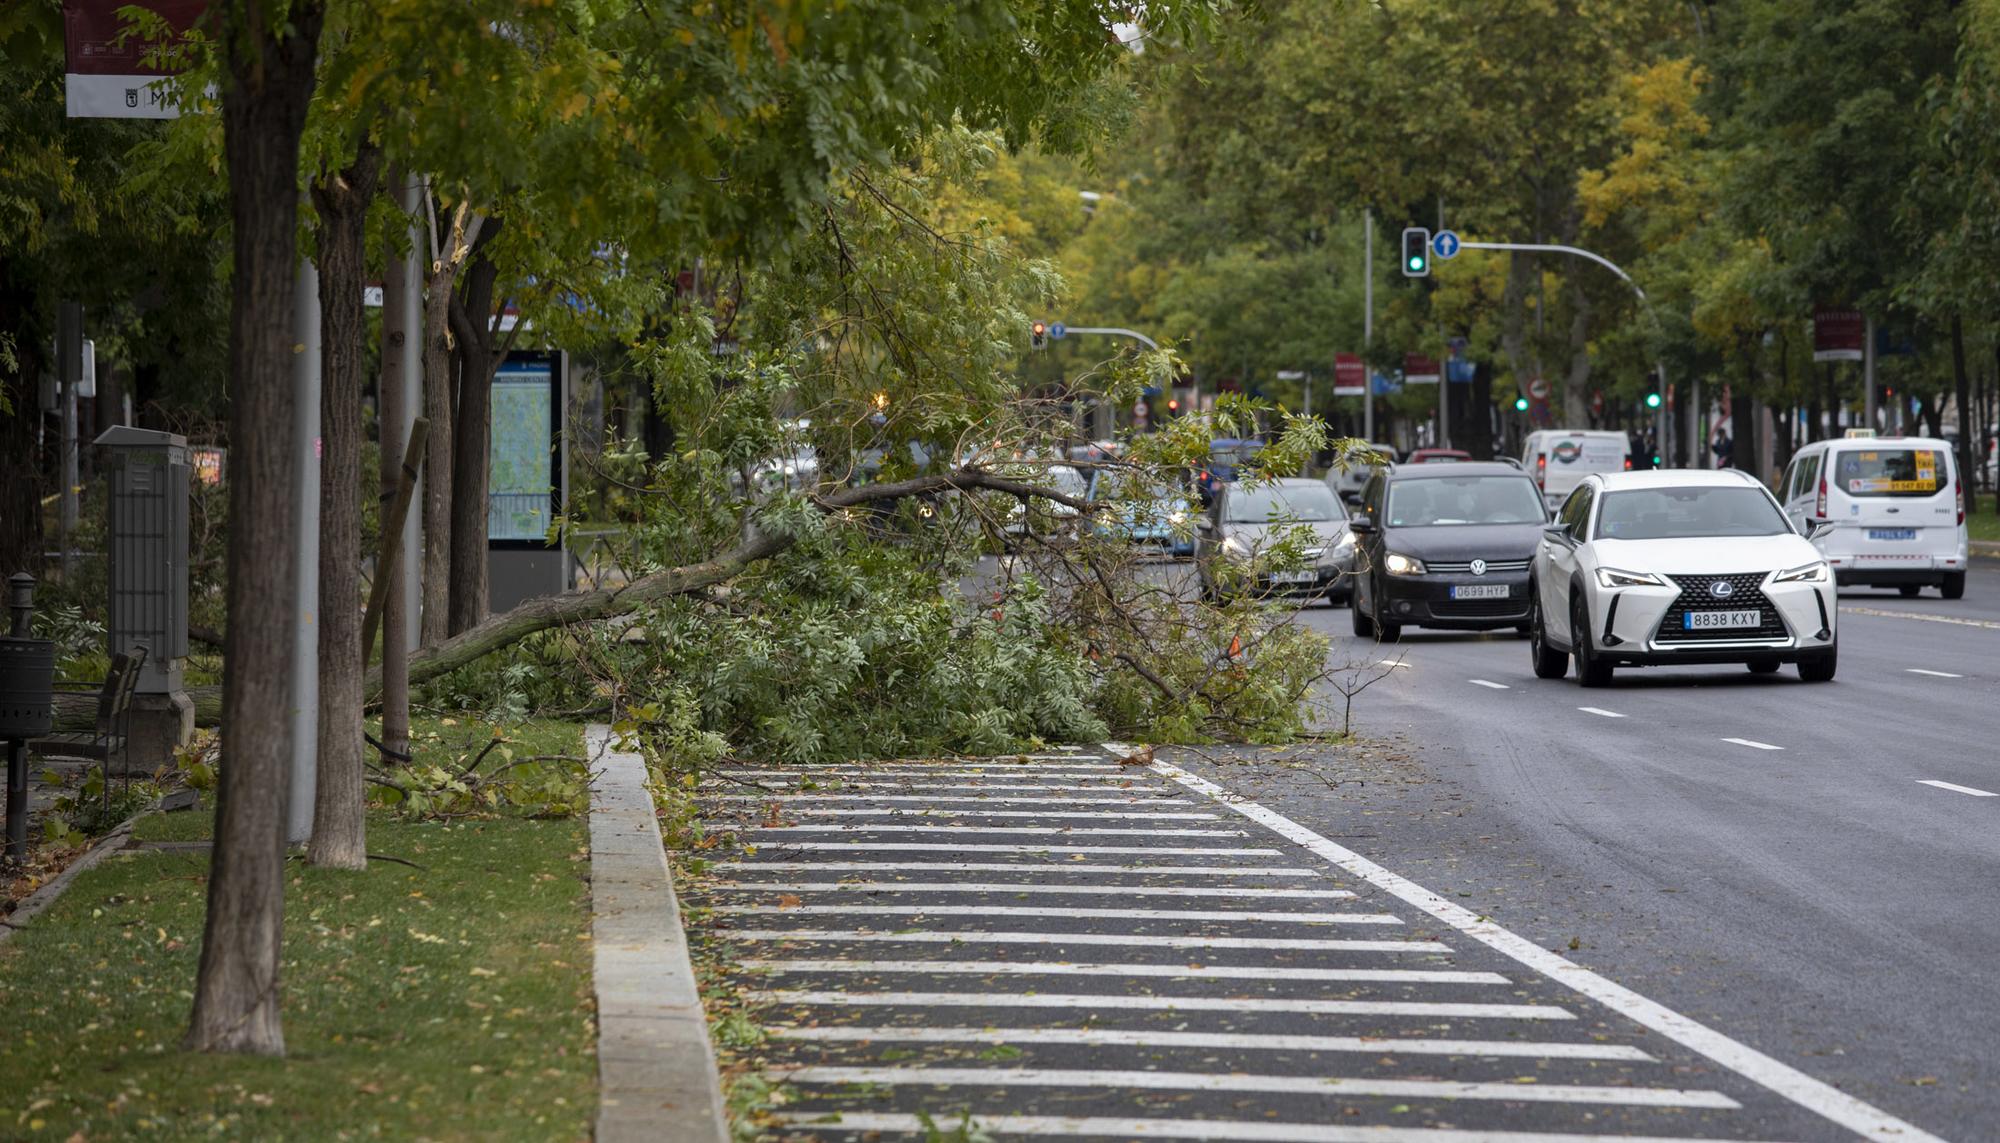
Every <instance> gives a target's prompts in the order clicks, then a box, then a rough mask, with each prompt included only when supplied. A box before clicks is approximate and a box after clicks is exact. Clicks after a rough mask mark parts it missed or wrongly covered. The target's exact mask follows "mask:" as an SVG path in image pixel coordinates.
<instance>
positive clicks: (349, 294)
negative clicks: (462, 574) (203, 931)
mask: <svg viewBox="0 0 2000 1143" xmlns="http://www.w3.org/2000/svg"><path fill="white" fill-rule="evenodd" d="M381 159H382V154H381V151H380V150H378V149H377V148H376V147H374V146H373V145H371V144H369V143H367V142H365V141H364V142H363V143H362V144H361V147H360V150H359V151H358V152H357V153H356V155H355V158H354V163H353V165H351V166H349V167H348V168H347V169H346V170H344V171H340V172H337V173H334V174H331V175H329V176H327V177H325V178H323V179H322V180H321V181H320V182H319V183H317V184H315V185H314V187H313V203H314V205H315V206H317V207H318V209H319V218H320V237H319V275H320V291H319V298H320V325H321V331H322V332H321V340H320V347H321V352H320V357H321V375H322V376H321V387H320V434H321V439H322V440H323V441H324V442H325V443H324V446H323V448H324V451H323V452H322V453H321V455H320V484H319V519H320V538H319V760H318V769H317V779H316V789H315V791H314V797H313V825H312V840H311V842H310V843H309V844H308V845H307V846H306V860H307V861H308V862H310V863H311V864H313V865H325V866H330V867H332V868H334V869H366V868H368V845H367V787H366V784H365V782H364V781H363V777H362V774H363V758H362V746H363V741H362V730H361V713H362V701H361V669H362V666H363V664H362V662H361V610H360V605H361V391H362V388H363V385H362V379H361V370H362V366H363V365H364V364H365V363H366V360H367V356H368V353H367V349H368V347H367V339H368V326H367V323H366V322H365V321H364V320H363V318H362V312H361V291H362V289H363V288H364V287H365V286H366V285H367V282H368V273H367V245H366V237H367V223H368V206H369V203H370V202H371V201H372V200H373V199H374V197H375V182H376V176H377V174H378V172H379V170H380V167H381Z"/></svg>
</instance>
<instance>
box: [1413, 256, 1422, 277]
mask: <svg viewBox="0 0 2000 1143" xmlns="http://www.w3.org/2000/svg"><path fill="white" fill-rule="evenodd" d="M1423 272H1424V259H1423V256H1422V255H1421V254H1412V255H1410V273H1412V274H1421V273H1423Z"/></svg>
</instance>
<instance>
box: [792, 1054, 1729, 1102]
mask: <svg viewBox="0 0 2000 1143" xmlns="http://www.w3.org/2000/svg"><path fill="white" fill-rule="evenodd" d="M769 1071H770V1074H771V1075H773V1076H776V1077H781V1078H783V1079H785V1080H786V1081H788V1082H790V1083H805V1084H862V1083H866V1084H885V1085H888V1086H891V1087H894V1086H897V1085H908V1086H912V1087H946V1086H954V1087H956V1086H964V1087H1080V1088H1091V1089H1094V1090H1099V1091H1102V1090H1106V1089H1113V1088H1138V1089H1140V1090H1146V1091H1239V1092H1249V1091H1255V1092H1270V1093H1273V1094H1283V1095H1336V1096H1338V1095H1386V1096H1396V1097H1400V1098H1404V1099H1504V1100H1506V1101H1508V1102H1510V1103H1514V1102H1520V1103H1601V1104H1617V1105H1620V1106H1624V1107H1705V1108H1723V1109H1727V1108H1736V1107H1741V1106H1743V1105H1742V1104H1740V1103H1738V1102H1736V1101H1735V1100H1733V1099H1731V1098H1729V1097H1728V1096H1726V1095H1724V1094H1722V1093H1721V1092H1719V1091H1699V1090H1692V1091H1691V1090H1687V1089H1683V1088H1666V1087H1586V1086H1584V1085H1581V1084H1554V1083H1536V1084H1521V1083H1470V1082H1458V1081H1451V1080H1397V1079H1374V1078H1363V1077H1334V1076H1252V1075H1242V1074H1238V1073H1226V1074H1225V1073H1219V1072H1135V1071H1109V1070H1105V1071H1098V1070H1083V1069H1069V1068H898V1067H822V1066H819V1065H814V1064H807V1065H804V1066H798V1067H783V1066H780V1067H772V1068H770V1069H769Z"/></svg>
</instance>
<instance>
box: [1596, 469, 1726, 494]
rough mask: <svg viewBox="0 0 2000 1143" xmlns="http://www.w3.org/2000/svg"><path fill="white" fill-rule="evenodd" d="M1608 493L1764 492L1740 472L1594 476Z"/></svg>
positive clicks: (1668, 471) (1660, 471)
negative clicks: (1667, 490)
mask: <svg viewBox="0 0 2000 1143" xmlns="http://www.w3.org/2000/svg"><path fill="white" fill-rule="evenodd" d="M1586 479H1595V480H1597V481H1599V482H1600V483H1602V484H1603V485H1604V490H1605V491H1606V492H1622V491H1625V490H1627V489H1632V488H1745V487H1749V488H1762V487H1763V484H1762V483H1761V482H1759V481H1758V480H1757V478H1756V477H1754V476H1752V475H1750V474H1749V473H1747V472H1744V471H1743V470H1742V469H1740V468H1717V469H1705V468H1650V469H1641V470H1639V471H1637V472H1602V473H1593V474H1592V475H1591V477H1587V478H1586Z"/></svg>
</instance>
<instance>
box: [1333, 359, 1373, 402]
mask: <svg viewBox="0 0 2000 1143" xmlns="http://www.w3.org/2000/svg"><path fill="white" fill-rule="evenodd" d="M1367 392H1368V368H1367V366H1365V365H1363V364H1362V362H1361V355H1360V354H1358V353H1336V354H1334V355H1333V395H1334V396H1336V397H1361V396H1365V395H1367Z"/></svg>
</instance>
